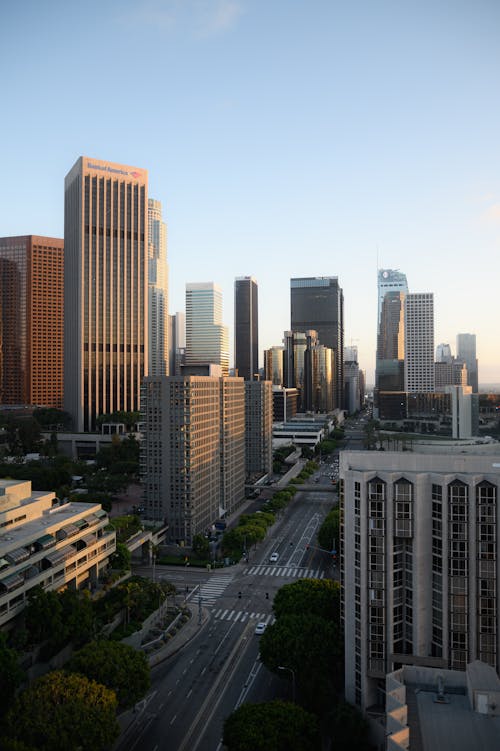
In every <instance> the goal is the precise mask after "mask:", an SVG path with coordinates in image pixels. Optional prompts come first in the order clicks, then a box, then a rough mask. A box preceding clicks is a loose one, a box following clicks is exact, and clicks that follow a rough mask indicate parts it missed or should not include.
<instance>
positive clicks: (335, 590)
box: [273, 579, 340, 623]
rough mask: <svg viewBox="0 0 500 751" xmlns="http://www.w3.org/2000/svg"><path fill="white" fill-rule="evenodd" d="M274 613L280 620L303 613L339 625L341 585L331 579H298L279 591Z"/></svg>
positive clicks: (275, 599)
mask: <svg viewBox="0 0 500 751" xmlns="http://www.w3.org/2000/svg"><path fill="white" fill-rule="evenodd" d="M273 611H274V614H275V616H276V618H278V619H279V618H282V617H283V616H286V615H296V614H297V613H303V614H308V615H315V616H319V617H320V618H325V619H326V620H329V621H331V622H334V623H338V622H339V613H340V590H339V585H338V583H337V582H334V581H332V580H331V579H297V580H296V581H294V582H292V583H291V584H285V586H284V587H281V588H280V589H279V590H278V591H277V593H276V596H275V598H274V602H273Z"/></svg>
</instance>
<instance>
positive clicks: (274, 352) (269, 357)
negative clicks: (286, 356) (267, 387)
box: [264, 347, 283, 386]
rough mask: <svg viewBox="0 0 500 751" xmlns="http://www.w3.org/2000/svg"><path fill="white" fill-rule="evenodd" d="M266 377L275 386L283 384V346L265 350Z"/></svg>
mask: <svg viewBox="0 0 500 751" xmlns="http://www.w3.org/2000/svg"><path fill="white" fill-rule="evenodd" d="M264 379H265V380H266V381H271V382H272V384H273V386H281V385H282V384H283V347H270V348H269V349H265V350H264Z"/></svg>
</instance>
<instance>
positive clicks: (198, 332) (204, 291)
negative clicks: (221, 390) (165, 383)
mask: <svg viewBox="0 0 500 751" xmlns="http://www.w3.org/2000/svg"><path fill="white" fill-rule="evenodd" d="M200 363H214V364H217V365H220V366H221V367H222V372H223V374H224V375H228V373H229V333H228V329H227V326H224V325H223V323H222V290H221V288H220V287H219V286H218V285H217V284H214V282H195V283H189V284H186V365H196V364H200Z"/></svg>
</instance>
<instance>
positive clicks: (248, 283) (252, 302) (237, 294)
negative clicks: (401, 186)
mask: <svg viewBox="0 0 500 751" xmlns="http://www.w3.org/2000/svg"><path fill="white" fill-rule="evenodd" d="M234 367H235V368H236V370H237V372H238V375H239V376H241V377H242V378H244V379H245V381H252V380H253V379H254V378H255V376H256V374H258V372H259V311H258V287H257V282H256V280H255V279H254V278H253V276H243V277H238V278H237V279H235V282H234Z"/></svg>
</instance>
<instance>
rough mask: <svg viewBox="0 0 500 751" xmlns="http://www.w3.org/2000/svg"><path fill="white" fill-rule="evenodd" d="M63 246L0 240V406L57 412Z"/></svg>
mask: <svg viewBox="0 0 500 751" xmlns="http://www.w3.org/2000/svg"><path fill="white" fill-rule="evenodd" d="M63 321H64V242H63V241H62V240H61V239H58V238H54V237H39V236H37V235H24V236H21V237H2V238H0V343H1V350H2V352H1V359H0V404H33V405H35V404H36V405H38V406H44V407H56V408H58V409H62V406H63V390H64V389H63Z"/></svg>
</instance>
